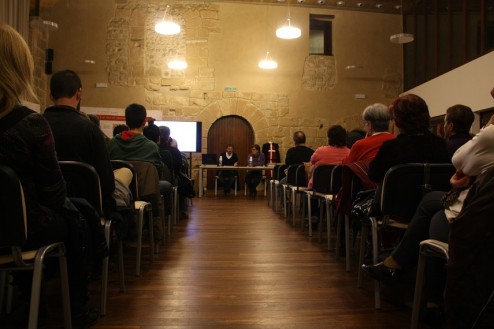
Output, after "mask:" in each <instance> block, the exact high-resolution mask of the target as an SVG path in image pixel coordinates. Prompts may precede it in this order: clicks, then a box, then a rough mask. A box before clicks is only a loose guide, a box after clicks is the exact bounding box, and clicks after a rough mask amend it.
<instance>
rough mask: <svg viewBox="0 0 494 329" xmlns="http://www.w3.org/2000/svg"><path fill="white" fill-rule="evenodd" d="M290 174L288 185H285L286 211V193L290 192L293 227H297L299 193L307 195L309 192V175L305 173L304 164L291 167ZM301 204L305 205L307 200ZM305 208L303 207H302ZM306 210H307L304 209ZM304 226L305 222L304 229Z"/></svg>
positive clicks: (288, 174)
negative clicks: (296, 215) (296, 213)
mask: <svg viewBox="0 0 494 329" xmlns="http://www.w3.org/2000/svg"><path fill="white" fill-rule="evenodd" d="M288 168H289V169H288V173H287V184H286V185H285V189H284V198H285V199H284V201H285V211H286V210H287V209H286V202H287V195H286V191H287V190H290V192H291V196H290V197H289V198H290V204H291V208H292V211H291V213H292V225H295V210H296V209H295V208H296V204H297V194H299V193H305V192H306V191H307V175H306V173H305V165H304V164H296V165H291V166H289V167H288ZM301 202H303V203H305V199H301ZM301 206H303V205H301ZM304 210H305V208H304ZM303 225H304V221H302V228H303Z"/></svg>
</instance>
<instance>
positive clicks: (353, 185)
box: [336, 165, 362, 272]
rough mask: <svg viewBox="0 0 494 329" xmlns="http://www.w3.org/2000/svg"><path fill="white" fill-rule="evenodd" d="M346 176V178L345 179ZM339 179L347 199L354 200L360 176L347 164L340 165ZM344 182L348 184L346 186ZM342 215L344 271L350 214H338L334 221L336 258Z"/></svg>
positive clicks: (347, 248) (349, 259)
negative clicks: (346, 190)
mask: <svg viewBox="0 0 494 329" xmlns="http://www.w3.org/2000/svg"><path fill="white" fill-rule="evenodd" d="M345 178H346V179H345ZM340 179H341V184H340V187H341V188H342V189H343V188H345V187H347V188H348V198H349V200H354V199H355V197H356V196H357V193H358V192H360V191H361V190H362V182H361V181H360V178H359V177H358V176H357V175H356V174H355V173H354V172H353V171H352V170H351V169H350V168H349V166H348V165H342V166H341V171H340ZM345 184H348V186H346V185H345ZM342 217H343V221H344V223H343V225H344V231H345V232H344V233H345V263H346V265H345V266H346V267H345V269H346V271H347V272H349V271H350V267H351V266H350V265H351V255H350V216H349V215H348V214H338V218H337V223H336V259H339V257H340V248H341V243H340V242H341V241H340V239H341V236H342V234H341V229H342V224H341V223H340V221H341V218H342Z"/></svg>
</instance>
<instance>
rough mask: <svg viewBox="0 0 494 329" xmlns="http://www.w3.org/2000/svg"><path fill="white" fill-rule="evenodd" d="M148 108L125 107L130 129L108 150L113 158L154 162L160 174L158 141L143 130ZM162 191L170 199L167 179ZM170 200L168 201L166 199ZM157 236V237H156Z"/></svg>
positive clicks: (110, 145) (113, 141) (161, 165)
mask: <svg viewBox="0 0 494 329" xmlns="http://www.w3.org/2000/svg"><path fill="white" fill-rule="evenodd" d="M146 115H147V112H146V108H145V107H144V106H142V105H140V104H135V103H134V104H130V105H129V106H127V108H126V109H125V122H126V124H127V126H129V130H127V131H122V132H121V133H120V134H118V135H117V136H115V137H113V138H112V139H111V140H110V142H109V143H108V152H109V154H110V159H112V160H134V161H147V162H151V163H153V164H154V165H155V166H156V168H157V170H158V175H159V176H160V177H161V176H162V173H163V166H164V164H163V162H162V161H161V156H160V153H159V148H158V145H156V143H154V142H152V141H150V140H149V139H147V138H146V137H145V136H144V135H143V134H142V131H143V129H144V125H145V124H146ZM159 187H160V193H161V195H163V196H164V197H165V200H169V199H170V196H171V192H172V184H171V183H170V182H168V181H165V180H160V181H159ZM165 202H168V201H165ZM155 238H156V237H155Z"/></svg>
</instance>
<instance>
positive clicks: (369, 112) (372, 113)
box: [362, 103, 391, 132]
mask: <svg viewBox="0 0 494 329" xmlns="http://www.w3.org/2000/svg"><path fill="white" fill-rule="evenodd" d="M362 119H363V120H364V121H369V122H370V123H372V126H373V127H374V131H376V132H381V131H388V129H389V121H390V120H391V114H390V113H389V110H388V107H387V106H386V105H384V104H381V103H375V104H372V105H369V106H367V107H366V108H365V110H364V112H362Z"/></svg>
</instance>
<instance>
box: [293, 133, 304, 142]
mask: <svg viewBox="0 0 494 329" xmlns="http://www.w3.org/2000/svg"><path fill="white" fill-rule="evenodd" d="M293 142H294V143H295V144H297V145H298V144H305V133H304V132H303V131H302V130H299V131H296V132H294V133H293Z"/></svg>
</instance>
